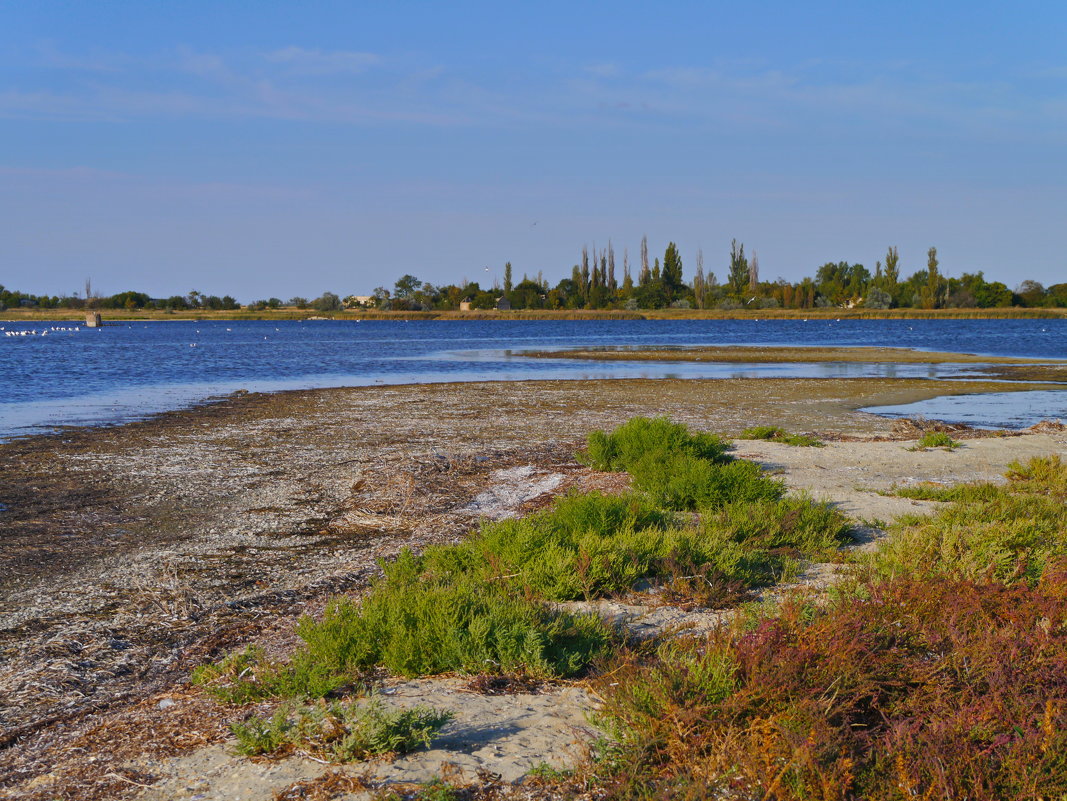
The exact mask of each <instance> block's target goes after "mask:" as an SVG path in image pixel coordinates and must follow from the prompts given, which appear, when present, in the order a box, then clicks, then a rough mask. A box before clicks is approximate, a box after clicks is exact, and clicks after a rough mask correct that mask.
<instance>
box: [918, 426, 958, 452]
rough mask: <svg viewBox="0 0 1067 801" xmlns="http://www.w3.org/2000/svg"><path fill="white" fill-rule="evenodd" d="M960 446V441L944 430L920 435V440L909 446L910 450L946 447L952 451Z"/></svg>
mask: <svg viewBox="0 0 1067 801" xmlns="http://www.w3.org/2000/svg"><path fill="white" fill-rule="evenodd" d="M958 447H960V443H959V442H957V441H956V440H954V439H953V438H952V437H950V436H949V435H948V434H946V433H945V432H944V431H927V432H926V433H925V434H923V435H922V436H921V437H919V441H918V442H917V443H915V447H913V448H909V449H908V450H912V451H924V450H926V449H927V448H946V449H948V450H950V451H951V450H955V449H956V448H958Z"/></svg>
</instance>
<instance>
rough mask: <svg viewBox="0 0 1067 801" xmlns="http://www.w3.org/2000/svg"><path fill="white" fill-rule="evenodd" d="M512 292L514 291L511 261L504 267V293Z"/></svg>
mask: <svg viewBox="0 0 1067 801" xmlns="http://www.w3.org/2000/svg"><path fill="white" fill-rule="evenodd" d="M511 290H512V281H511V262H510V261H509V262H507V263H506V264H505V265H504V292H505V293H508V292H511Z"/></svg>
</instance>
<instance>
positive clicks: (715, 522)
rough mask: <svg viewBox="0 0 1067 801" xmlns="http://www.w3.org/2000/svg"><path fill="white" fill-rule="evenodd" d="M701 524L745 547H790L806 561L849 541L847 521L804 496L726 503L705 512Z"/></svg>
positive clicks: (826, 505) (831, 507)
mask: <svg viewBox="0 0 1067 801" xmlns="http://www.w3.org/2000/svg"><path fill="white" fill-rule="evenodd" d="M702 525H703V526H704V527H705V528H709V527H713V528H716V529H720V530H723V531H727V532H729V534H730V536H731V538H733V539H734V540H735V541H736V542H739V543H743V544H744V545H745V547H746V548H750V549H753V548H762V549H775V548H792V549H795V550H796V551H798V552H799V553H800V554H801V555H803V556H805V557H807V558H814V557H817V556H822V555H825V554H827V553H828V552H830V551H835V550H836V549H837V548H839V547H840V546H841V545H844V544H845V543H847V542H850V541H851V540H852V537H851V534H850V531H851V528H850V526H849V524H848V520H847V519H846V517H845V516H844V515H843V514H841V512H840V511H838V510H837V508H836V507H835V506H834V505H833V504H832V503H829V502H827V501H815V500H812V499H811V498H810V497H808V496H806V495H799V496H792V497H788V498H781V499H779V500H755V501H740V502H739V501H734V502H732V503H727V504H724V505H723V506H721V507H719V508H717V509H711V510H708V511H706V512H705V513H704V514H703V517H702Z"/></svg>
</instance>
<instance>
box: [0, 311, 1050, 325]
mask: <svg viewBox="0 0 1067 801" xmlns="http://www.w3.org/2000/svg"><path fill="white" fill-rule="evenodd" d="M100 314H101V315H102V317H103V319H104V320H105V321H108V320H110V321H118V320H122V321H131V320H134V321H135V320H307V319H310V318H315V317H318V318H328V319H331V320H502V321H516V320H1022V319H1067V309H1029V308H1004V309H759V310H746V309H736V310H732V311H718V310H698V309H645V310H639V311H626V310H621V309H561V310H548V309H535V310H515V311H468V312H461V311H419V312H407V311H363V310H361V311H343V312H316V311H313V310H310V309H294V308H282V309H277V310H269V309H265V310H262V311H253V310H251V309H242V310H239V311H208V310H194V311H174V312H171V311H162V310H140V311H133V312H131V311H126V310H124V309H101V310H100ZM0 319H2V320H4V321H8V322H33V321H51V320H55V321H60V320H84V319H85V313H84V312H82V311H77V310H71V309H48V310H41V309H8V310H6V311H3V312H0Z"/></svg>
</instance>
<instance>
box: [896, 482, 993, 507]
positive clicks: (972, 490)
mask: <svg viewBox="0 0 1067 801" xmlns="http://www.w3.org/2000/svg"><path fill="white" fill-rule="evenodd" d="M1001 492H1002V490H1001V488H1000V487H998V486H996V485H995V484H957V485H955V486H952V487H945V486H941V485H939V484H916V485H914V486H911V487H898V488H897V489H895V490H894V491H893V492H892V494H893V495H898V496H900V497H901V498H912V499H913V500H917V501H943V502H950V501H958V502H960V503H984V502H986V501H991V500H993V499H994V498H996V497H997V496H998V495H999V494H1000V493H1001Z"/></svg>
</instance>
